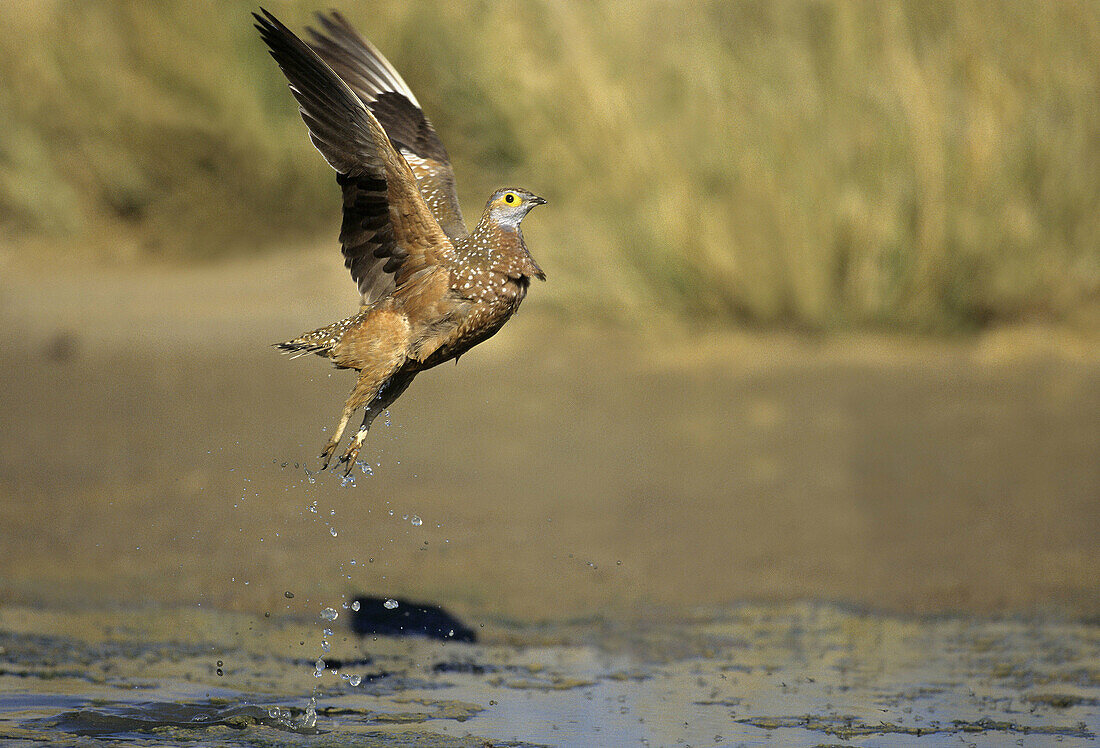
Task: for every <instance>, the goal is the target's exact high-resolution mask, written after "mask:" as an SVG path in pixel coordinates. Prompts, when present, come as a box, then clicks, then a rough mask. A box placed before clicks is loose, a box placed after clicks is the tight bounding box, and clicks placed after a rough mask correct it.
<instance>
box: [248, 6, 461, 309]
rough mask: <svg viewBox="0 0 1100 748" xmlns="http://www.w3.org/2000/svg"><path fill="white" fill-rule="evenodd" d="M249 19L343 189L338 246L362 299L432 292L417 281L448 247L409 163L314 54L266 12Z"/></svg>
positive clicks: (437, 265)
mask: <svg viewBox="0 0 1100 748" xmlns="http://www.w3.org/2000/svg"><path fill="white" fill-rule="evenodd" d="M255 18H256V21H257V25H256V27H257V28H258V29H259V30H260V34H261V36H263V39H264V41H265V42H266V43H267V45H268V47H269V49H270V50H271V56H272V57H274V58H275V61H276V62H278V63H279V67H280V68H282V70H283V73H284V74H285V75H286V77H287V79H288V80H289V81H290V88H291V91H292V92H293V93H294V97H295V98H296V99H297V100H298V105H299V109H300V111H301V114H302V119H303V120H304V121H305V123H306V126H307V127H308V128H309V134H310V139H311V140H312V141H313V144H314V145H315V146H316V147H317V150H318V151H320V152H321V155H322V156H324V157H325V160H326V161H328V162H329V164H330V165H331V166H332V167H333V168H334V169H335V170H336V172H337V174H338V177H337V180H338V181H339V182H340V184H341V186H342V187H343V189H344V221H343V226H342V227H341V232H340V241H341V244H342V245H343V252H344V256H345V261H346V264H347V266H348V267H349V268H350V269H351V271H352V277H353V278H355V281H356V283H357V284H358V285H359V290H360V293H362V294H363V302H364V303H365V304H371V303H373V302H375V301H377V300H378V299H380V298H383V297H384V296H386V295H387V294H388V293H390V291H391V290H393V292H394V293H396V294H399V295H404V296H406V297H408V296H415V295H416V294H417V293H418V292H421V291H422V290H423V289H429V288H435V287H436V286H435V285H432V284H425V283H424V281H423V279H422V278H421V277H420V276H422V275H424V274H425V273H444V274H446V272H447V271H446V270H445V269H444V268H443V267H442V264H443V259H444V254H445V253H448V252H453V247H452V245H451V242H450V239H448V238H447V236H446V234H444V233H443V231H442V229H441V228H440V227H439V224H438V222H437V221H436V220H435V217H434V216H433V215H432V212H431V210H430V209H429V208H428V206H427V204H426V203H425V202H424V198H423V197H422V196H421V194H420V191H419V189H418V188H417V186H416V179H415V177H414V176H413V174H412V171H411V170H410V168H409V165H408V163H406V161H405V159H404V158H403V157H401V156H400V155H398V153H397V152H396V151H395V150H394V149H393V146H392V145H391V144H390V140H389V138H388V137H387V136H386V133H385V131H384V130H383V129H382V126H381V124H379V122H378V120H377V119H376V118H375V117H374V115H373V114H372V113H371V112H370V110H369V109H367V107H366V106H365V105H364V104H363V102H362V101H361V100H360V99H359V97H358V96H356V94H355V92H354V91H352V90H351V88H349V87H348V85H347V84H346V83H344V81H343V80H341V79H340V77H339V76H338V75H337V74H336V73H335V72H334V71H333V70H332V68H330V67H329V66H328V65H327V64H326V63H325V62H324V60H322V59H321V58H320V57H319V56H318V55H317V53H316V52H314V51H313V49H311V48H310V47H309V46H308V45H307V44H305V43H304V42H303V41H301V40H300V39H299V38H298V37H297V36H295V35H294V34H293V33H292V32H291V31H290V30H289V29H287V28H286V27H285V26H283V24H282V23H280V22H279V20H278V19H276V18H275V17H274V16H272V15H271V14H269V13H267V12H266V11H264V15H263V16H260V15H256V16H255ZM405 284H407V285H408V288H404V289H403V288H402V286H403V285H405Z"/></svg>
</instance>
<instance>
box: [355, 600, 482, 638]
mask: <svg viewBox="0 0 1100 748" xmlns="http://www.w3.org/2000/svg"><path fill="white" fill-rule="evenodd" d="M355 602H357V603H359V610H355V609H354V606H353V609H352V612H351V630H352V631H354V632H355V633H357V634H359V635H361V636H367V635H373V636H426V637H428V638H429V639H442V640H444V641H448V640H450V641H460V642H476V641H477V634H475V633H474V630H473V629H471V628H470V627H469V626H467V625H465V624H464V623H462V622H461V621H459V620H458V619H457V618H455V617H454V616H452V615H451V614H450V613H448V612H447V611H445V610H443V608H441V607H439V606H438V605H428V604H424V603H410V602H407V601H405V600H396V601H395V600H393V599H392V598H385V597H373V596H367V595H363V596H360V597H357V598H355ZM395 603H396V604H395Z"/></svg>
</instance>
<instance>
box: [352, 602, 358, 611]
mask: <svg viewBox="0 0 1100 748" xmlns="http://www.w3.org/2000/svg"><path fill="white" fill-rule="evenodd" d="M351 609H352V610H359V601H358V600H354V601H352V603H351Z"/></svg>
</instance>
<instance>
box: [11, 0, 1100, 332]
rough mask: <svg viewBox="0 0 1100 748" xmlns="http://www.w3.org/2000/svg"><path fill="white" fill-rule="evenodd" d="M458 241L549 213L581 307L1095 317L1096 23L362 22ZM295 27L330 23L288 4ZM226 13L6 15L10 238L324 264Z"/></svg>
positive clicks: (295, 165) (292, 128)
mask: <svg viewBox="0 0 1100 748" xmlns="http://www.w3.org/2000/svg"><path fill="white" fill-rule="evenodd" d="M343 5H344V7H343V10H344V12H345V13H346V14H347V15H348V16H349V18H351V19H352V21H353V22H354V23H355V24H356V25H357V26H358V27H359V28H360V29H361V30H362V31H363V32H364V33H365V34H366V35H368V36H369V37H370V38H372V39H373V40H374V41H375V42H376V43H377V44H378V45H379V46H380V47H381V48H382V49H383V50H384V51H385V52H386V53H387V54H388V55H389V56H390V58H391V59H392V60H393V61H394V63H395V64H396V65H397V66H398V68H399V69H400V70H401V71H402V72H403V74H404V75H405V77H406V79H408V80H409V82H410V84H411V85H412V86H413V88H414V90H416V92H417V95H418V97H419V98H420V100H421V103H422V104H423V105H424V106H425V108H426V109H427V111H428V114H429V116H430V117H431V118H432V119H433V120H434V121H435V123H436V126H437V129H438V130H439V131H440V133H441V134H442V136H443V138H444V140H445V142H446V143H447V145H448V148H449V149H450V150H451V153H452V157H453V160H454V162H455V167H456V171H457V173H458V175H459V180H460V190H461V197H462V199H463V204H464V205H465V206H466V213H467V218H468V219H471V218H476V215H477V213H478V212H479V210H480V207H481V204H482V202H483V200H484V198H485V196H486V195H487V194H488V193H489V192H490V191H491V190H493V189H494V188H496V187H498V186H500V185H502V184H513V183H514V184H521V185H523V186H527V187H529V188H531V189H532V190H534V191H536V192H538V193H539V194H543V195H545V196H546V197H548V198H549V199H550V200H551V206H550V208H549V209H543V211H545V212H542V213H540V214H536V217H535V218H534V219H532V220H531V221H530V222H529V224H530V225H529V228H528V229H527V233H528V237H529V243H530V244H531V245H532V246H533V248H534V251H535V253H536V255H537V256H538V257H539V259H540V262H542V264H543V266H544V267H545V268H546V269H547V270H548V271H549V272H550V274H551V280H552V281H553V285H554V287H555V288H554V290H555V292H556V295H555V298H556V299H557V301H558V303H559V304H560V306H561V308H562V309H563V310H568V309H577V308H580V309H588V310H598V311H603V312H605V313H608V314H611V315H615V316H619V317H622V318H624V319H637V318H644V317H649V316H652V315H653V314H655V311H654V310H655V309H660V310H662V311H663V310H671V311H672V312H674V313H679V314H681V315H683V316H685V317H687V318H692V319H702V320H711V321H736V322H740V323H743V324H763V325H783V326H795V327H804V328H809V329H832V328H845V327H885V328H892V329H905V330H918V331H920V330H928V331H949V330H957V329H968V328H974V327H978V326H982V325H986V324H990V323H995V322H1003V321H1014V320H1018V319H1023V318H1035V317H1039V318H1044V319H1055V320H1058V319H1065V318H1066V317H1067V316H1068V317H1072V316H1073V315H1074V314H1075V312H1076V311H1077V310H1080V309H1082V308H1091V307H1094V306H1095V305H1096V304H1097V301H1098V299H1100V3H1096V2H1095V1H1094V0H1064V1H1062V2H1058V3H1044V2H1038V1H1036V0H1026V1H1025V0H1020V1H1019V2H1000V3H988V2H967V1H965V0H964V1H962V2H931V1H927V2H911V3H877V2H867V3H863V2H848V1H846V0H834V1H832V2H825V1H822V2H804V3H763V2H760V3H699V4H696V3H692V4H687V3H684V4H680V3H665V2H655V1H654V2H634V3H614V2H606V3H593V4H589V3H579V2H578V3H559V2H554V1H553V0H532V1H531V2H525V3H511V2H504V1H503V0H484V1H482V2H476V3H469V4H468V3H462V4H453V5H442V6H440V5H436V4H434V3H424V4H416V3H413V4H389V3H387V4H378V6H377V7H371V8H369V9H368V8H366V7H364V6H363V5H360V4H353V3H346V4H343ZM269 7H270V9H271V10H272V11H273V12H275V13H276V14H277V15H279V16H280V17H282V18H283V20H284V21H286V22H287V23H288V24H289V25H291V26H292V27H293V28H295V29H300V28H301V27H302V25H304V24H305V23H308V22H309V21H310V18H309V16H310V12H311V11H312V10H314V9H318V8H324V7H328V4H327V3H293V4H291V3H287V2H271V3H270V6H269ZM252 9H253V5H252V4H251V3H247V2H238V1H236V0H209V1H208V2H196V3H192V2H184V1H183V0H171V1H169V2H162V3H131V2H123V1H122V0H119V1H118V2H106V1H104V2H88V3H66V2H60V1H58V2H50V1H48V0H35V1H34V2H24V3H10V4H3V5H0V22H2V23H3V25H4V27H5V28H6V29H7V30H8V33H7V40H6V42H5V44H4V45H3V46H2V47H0V131H2V132H3V133H4V135H3V137H2V138H0V231H3V232H4V235H5V236H6V237H7V238H8V239H9V240H10V241H11V242H12V243H15V244H16V245H17V246H18V244H19V242H20V241H21V240H24V239H29V240H40V239H41V238H42V237H46V240H48V241H52V242H57V243H62V244H64V245H66V246H69V247H72V251H74V252H80V251H85V250H86V251H92V252H102V251H107V252H110V253H116V254H119V255H121V256H126V257H129V256H132V255H144V254H166V255H169V256H178V257H206V256H217V255H222V254H225V253H229V252H242V251H248V252H251V251H256V250H260V249H264V248H267V247H274V246H286V245H290V244H295V243H301V242H304V241H313V240H314V239H323V240H324V241H332V242H333V243H335V239H334V236H335V232H336V226H337V222H338V210H339V201H338V199H337V192H336V187H335V186H334V184H333V179H332V176H331V173H330V172H329V171H328V169H327V166H326V165H325V164H324V162H323V161H322V159H321V158H320V157H319V156H317V155H316V154H315V153H314V152H313V151H312V148H311V147H310V145H309V143H308V140H307V138H306V136H305V130H304V126H303V125H302V123H301V121H300V120H299V119H298V117H297V113H296V108H295V107H294V105H293V103H292V100H291V98H290V96H289V94H288V93H287V91H286V89H285V83H284V81H283V79H282V77H281V75H280V74H279V72H278V70H277V69H276V67H275V65H274V64H273V62H272V61H271V60H270V59H269V58H268V57H267V55H266V53H265V52H264V50H263V48H262V45H261V44H260V43H259V41H258V39H257V36H256V34H255V33H254V31H253V30H252V28H251V25H250V18H249V15H248V13H249V11H250V10H252Z"/></svg>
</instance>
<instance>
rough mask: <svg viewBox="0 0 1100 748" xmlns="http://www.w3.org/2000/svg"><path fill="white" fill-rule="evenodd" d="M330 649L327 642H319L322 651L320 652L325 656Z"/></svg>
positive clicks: (330, 646)
mask: <svg viewBox="0 0 1100 748" xmlns="http://www.w3.org/2000/svg"><path fill="white" fill-rule="evenodd" d="M330 649H332V645H331V644H329V643H328V642H327V641H323V642H321V651H322V652H324V653H325V654H328V651H329V650H330Z"/></svg>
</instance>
